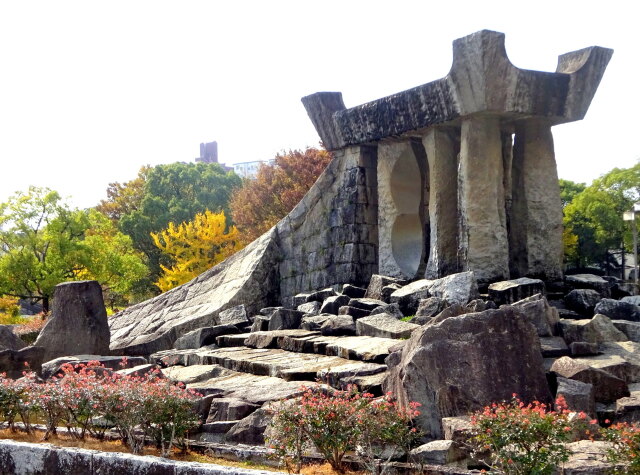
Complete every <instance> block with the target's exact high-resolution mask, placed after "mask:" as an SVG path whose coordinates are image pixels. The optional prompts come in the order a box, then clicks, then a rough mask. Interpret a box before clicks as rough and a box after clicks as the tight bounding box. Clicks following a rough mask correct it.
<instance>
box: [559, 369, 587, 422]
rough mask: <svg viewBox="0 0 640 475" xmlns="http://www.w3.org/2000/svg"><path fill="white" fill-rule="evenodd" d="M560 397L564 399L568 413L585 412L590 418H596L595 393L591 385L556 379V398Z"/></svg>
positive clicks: (560, 378)
mask: <svg viewBox="0 0 640 475" xmlns="http://www.w3.org/2000/svg"><path fill="white" fill-rule="evenodd" d="M560 396H562V397H564V399H565V401H566V403H567V408H568V409H569V410H570V411H575V412H585V413H586V414H588V415H589V417H591V418H594V417H595V416H596V400H595V391H594V388H593V385H592V384H589V383H584V382H582V381H577V380H573V379H567V378H563V377H558V390H557V392H556V398H558V397H560Z"/></svg>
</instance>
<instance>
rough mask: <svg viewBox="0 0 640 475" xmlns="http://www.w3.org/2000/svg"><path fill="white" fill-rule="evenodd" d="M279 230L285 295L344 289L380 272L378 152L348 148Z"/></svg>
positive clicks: (370, 148)
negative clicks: (325, 289)
mask: <svg viewBox="0 0 640 475" xmlns="http://www.w3.org/2000/svg"><path fill="white" fill-rule="evenodd" d="M334 155H335V156H334V159H333V161H332V162H331V163H330V164H329V166H328V167H327V169H326V170H325V171H324V173H323V174H322V175H321V176H320V177H319V178H318V181H317V182H316V183H315V184H314V185H313V187H312V188H311V189H310V190H309V192H308V193H307V194H306V195H305V197H304V198H303V199H302V201H301V202H300V203H299V204H298V205H297V206H296V207H295V208H294V209H293V211H291V213H289V215H288V216H287V217H285V218H284V219H283V220H282V221H280V223H278V225H277V226H276V230H277V234H278V237H279V243H280V247H281V249H282V256H283V260H282V262H281V263H280V294H281V297H282V299H283V300H284V301H286V299H287V298H288V297H292V296H293V295H295V294H297V293H299V292H302V291H305V290H312V289H321V288H324V287H330V286H334V285H338V284H343V283H346V282H348V283H352V284H356V285H358V284H366V283H368V281H369V279H370V277H371V275H372V274H375V273H376V272H377V266H378V264H377V263H378V255H377V244H378V232H377V218H378V199H377V181H376V173H377V171H376V162H377V147H369V146H357V147H347V148H345V149H343V150H340V151H338V152H336V153H335V154H334Z"/></svg>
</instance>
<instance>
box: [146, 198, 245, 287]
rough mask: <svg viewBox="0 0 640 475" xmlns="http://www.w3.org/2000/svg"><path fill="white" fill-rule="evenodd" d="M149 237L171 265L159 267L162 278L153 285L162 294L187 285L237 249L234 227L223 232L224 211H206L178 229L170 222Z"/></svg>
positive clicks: (178, 226)
mask: <svg viewBox="0 0 640 475" xmlns="http://www.w3.org/2000/svg"><path fill="white" fill-rule="evenodd" d="M225 231H226V232H225ZM151 237H152V238H153V242H154V243H155V245H156V246H157V247H158V248H159V249H160V250H161V251H162V252H164V253H165V254H166V255H168V256H169V257H170V258H171V260H172V261H173V265H172V266H170V267H166V266H163V265H161V266H160V267H161V269H162V274H161V276H160V278H159V279H158V281H157V282H156V283H155V285H156V286H157V287H158V288H159V289H160V290H161V291H162V292H166V291H167V290H169V289H172V288H174V287H177V286H178V285H181V284H184V283H185V282H189V281H190V280H191V279H193V278H194V277H197V276H198V275H200V274H202V273H203V272H204V271H206V270H207V269H209V268H211V267H212V266H214V265H215V264H217V263H218V262H222V261H223V260H224V259H226V258H227V257H229V256H231V255H232V254H234V253H235V252H237V251H238V250H240V248H241V246H240V245H239V243H238V231H237V230H236V228H235V226H231V227H230V228H229V229H228V230H227V229H226V224H225V215H224V211H221V212H220V213H212V212H211V211H208V210H207V211H205V212H204V213H198V214H196V216H195V217H194V218H193V220H192V221H187V222H184V223H182V224H179V225H176V224H175V223H173V222H171V223H169V226H167V228H166V229H165V230H164V231H161V232H159V233H151Z"/></svg>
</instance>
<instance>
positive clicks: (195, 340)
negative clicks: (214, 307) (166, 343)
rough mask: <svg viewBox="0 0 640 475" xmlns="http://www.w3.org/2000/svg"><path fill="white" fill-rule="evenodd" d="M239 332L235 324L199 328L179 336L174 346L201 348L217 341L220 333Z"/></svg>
mask: <svg viewBox="0 0 640 475" xmlns="http://www.w3.org/2000/svg"><path fill="white" fill-rule="evenodd" d="M235 333H239V330H238V328H237V327H236V326H235V325H216V326H215V327H206V328H198V329H197V330H193V331H191V332H189V333H187V334H186V335H184V336H182V337H180V338H178V339H177V340H176V341H175V343H174V344H173V347H174V348H175V349H177V350H186V349H189V348H201V347H203V346H207V345H213V344H215V343H216V339H217V338H218V337H219V336H220V335H229V334H235Z"/></svg>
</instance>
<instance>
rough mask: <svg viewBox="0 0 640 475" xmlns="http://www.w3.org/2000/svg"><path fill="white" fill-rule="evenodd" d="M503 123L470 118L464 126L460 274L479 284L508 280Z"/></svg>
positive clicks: (488, 118) (459, 185)
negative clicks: (472, 277) (465, 273)
mask: <svg viewBox="0 0 640 475" xmlns="http://www.w3.org/2000/svg"><path fill="white" fill-rule="evenodd" d="M503 175H504V169H503V156H502V139H501V132H500V121H499V119H498V118H497V117H492V116H472V117H469V118H467V119H465V120H463V122H462V131H461V138H460V165H459V172H458V194H459V208H460V228H459V237H458V240H459V241H458V246H459V253H460V263H461V267H462V269H461V270H471V271H474V272H475V274H476V277H477V279H478V281H479V282H481V283H487V282H490V281H493V280H499V279H506V278H509V242H508V238H507V227H506V216H505V196H504V195H505V193H504V183H503Z"/></svg>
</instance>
